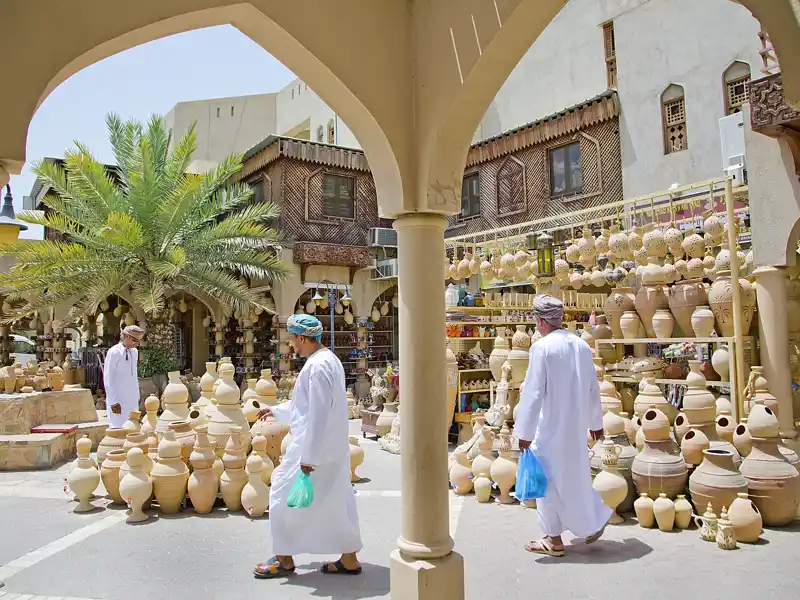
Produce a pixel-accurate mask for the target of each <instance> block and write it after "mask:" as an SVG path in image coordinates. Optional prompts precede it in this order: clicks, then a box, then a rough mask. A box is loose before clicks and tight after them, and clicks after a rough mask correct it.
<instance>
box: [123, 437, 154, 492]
mask: <svg viewBox="0 0 800 600" xmlns="http://www.w3.org/2000/svg"><path fill="white" fill-rule="evenodd" d="M134 448H139V449H140V450H141V451H142V454H143V456H144V458H143V461H142V470H143V471H144V472H145V473H147V475H150V471H152V470H153V461H152V460H151V459H150V456H149V455H148V452H149V450H150V439H149V438H148V437H147V434H144V433H129V434H128V435H127V436H126V437H125V444H124V445H123V446H122V449H123V450H124V451H125V455H126V456H127V455H128V452H130V451H131V450H133V449H134ZM128 472H129V466H128V463H127V461H126V462H123V463H122V466H121V467H120V468H119V480H120V481H122V478H123V477H125V475H126V474H127V473H128Z"/></svg>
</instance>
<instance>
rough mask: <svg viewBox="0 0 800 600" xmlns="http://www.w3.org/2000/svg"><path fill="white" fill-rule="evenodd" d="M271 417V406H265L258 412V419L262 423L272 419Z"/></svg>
mask: <svg viewBox="0 0 800 600" xmlns="http://www.w3.org/2000/svg"><path fill="white" fill-rule="evenodd" d="M271 416H272V408H270V407H269V406H265V407H264V408H262V409H261V410H260V411H258V419H259V420H260V421H263V420H264V419H266V418H267V417H271Z"/></svg>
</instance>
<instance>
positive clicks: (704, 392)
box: [683, 360, 717, 425]
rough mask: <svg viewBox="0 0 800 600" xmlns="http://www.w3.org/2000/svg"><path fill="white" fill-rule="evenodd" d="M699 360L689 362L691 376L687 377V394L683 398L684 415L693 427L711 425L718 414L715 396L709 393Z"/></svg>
mask: <svg viewBox="0 0 800 600" xmlns="http://www.w3.org/2000/svg"><path fill="white" fill-rule="evenodd" d="M701 368H702V363H701V362H700V361H699V360H690V361H689V369H690V371H689V374H688V375H687V376H686V388H687V389H686V393H685V394H684V396H683V413H684V414H685V415H686V418H687V419H688V420H689V423H690V424H692V425H695V424H700V423H710V422H712V421H713V420H714V416H715V415H716V412H717V403H716V398H714V394H712V393H711V392H710V391H708V387H707V382H706V378H705V377H704V376H703V373H702V372H701Z"/></svg>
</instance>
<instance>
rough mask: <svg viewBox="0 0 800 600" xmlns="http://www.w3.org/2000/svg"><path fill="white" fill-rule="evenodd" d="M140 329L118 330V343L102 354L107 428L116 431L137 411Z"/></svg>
mask: <svg viewBox="0 0 800 600" xmlns="http://www.w3.org/2000/svg"><path fill="white" fill-rule="evenodd" d="M143 337H144V329H142V328H141V327H137V326H136V325H129V326H128V327H126V328H125V329H123V330H122V338H121V339H120V341H119V343H118V344H117V345H115V346H112V347H111V348H109V349H108V352H106V357H105V361H104V362H103V385H104V387H105V389H106V413H107V414H108V423H109V426H110V427H113V428H116V429H120V428H121V427H122V426H123V425H124V424H125V421H127V420H128V413H130V412H131V411H132V410H139V371H138V369H139V351H138V350H137V348H138V347H139V344H140V343H141V341H142V338H143Z"/></svg>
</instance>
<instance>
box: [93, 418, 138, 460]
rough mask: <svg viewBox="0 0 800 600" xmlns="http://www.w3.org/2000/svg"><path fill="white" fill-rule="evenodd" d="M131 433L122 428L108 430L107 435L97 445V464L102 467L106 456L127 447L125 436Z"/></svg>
mask: <svg viewBox="0 0 800 600" xmlns="http://www.w3.org/2000/svg"><path fill="white" fill-rule="evenodd" d="M129 433H130V431H128V430H127V429H122V428H119V429H115V428H114V427H109V428H108V429H106V435H105V436H104V437H103V439H102V440H100V443H99V444H98V445H97V464H99V465H102V464H103V461H105V459H106V455H107V454H108V453H109V452H111V451H112V450H122V448H123V446H124V445H125V436H127V435H128V434H129ZM123 460H124V459H123Z"/></svg>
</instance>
